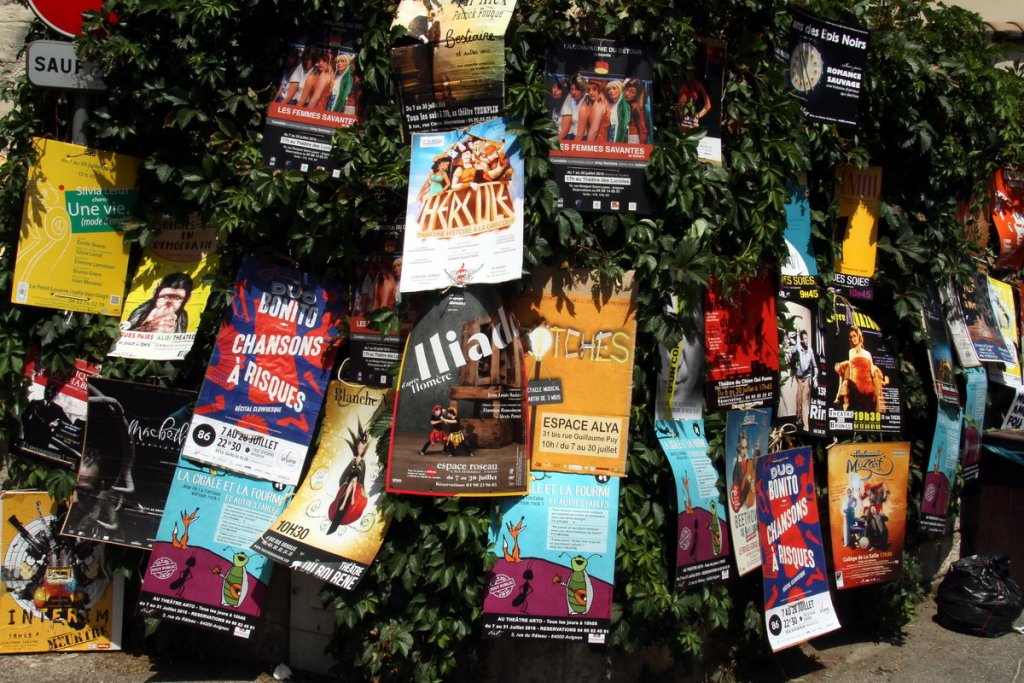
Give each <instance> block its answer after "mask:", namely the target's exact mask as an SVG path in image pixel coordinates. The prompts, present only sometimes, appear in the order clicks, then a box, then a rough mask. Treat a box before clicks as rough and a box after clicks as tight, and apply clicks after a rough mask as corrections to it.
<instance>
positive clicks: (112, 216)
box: [11, 138, 139, 315]
mask: <svg viewBox="0 0 1024 683" xmlns="http://www.w3.org/2000/svg"><path fill="white" fill-rule="evenodd" d="M32 146H33V148H34V150H35V153H36V155H37V158H36V163H35V165H33V166H32V167H30V168H29V172H28V183H27V185H26V187H25V209H24V212H23V213H22V216H21V237H20V239H19V241H18V258H17V261H16V262H15V264H14V283H13V287H12V298H11V301H13V302H14V303H16V304H28V305H29V306H42V307H44V308H56V309H61V310H68V311H81V312H83V313H99V314H100V315H121V304H122V300H121V299H122V297H123V296H124V283H125V279H126V276H127V273H128V245H126V244H125V243H124V240H123V239H122V236H121V232H120V229H121V225H122V224H123V223H124V222H125V220H127V219H128V218H130V217H131V214H132V207H133V206H134V205H135V201H136V200H137V199H138V192H137V191H136V190H135V174H136V172H137V171H138V167H139V159H136V158H135V157H129V156H124V155H123V154H114V153H113V152H100V151H97V150H92V149H88V148H87V147H81V146H79V145H72V144H68V143H66V142H57V141H55V140H44V139H43V138H32Z"/></svg>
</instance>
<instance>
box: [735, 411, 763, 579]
mask: <svg viewBox="0 0 1024 683" xmlns="http://www.w3.org/2000/svg"><path fill="white" fill-rule="evenodd" d="M725 425H726V426H725V485H726V488H727V490H728V499H729V529H730V531H731V532H732V547H733V554H734V555H735V556H736V571H737V573H738V574H739V575H740V576H743V575H744V574H747V573H749V572H752V571H753V570H755V569H757V567H758V565H759V564H760V562H761V553H760V550H759V549H758V538H757V510H756V509H755V507H754V504H755V502H756V495H757V491H756V483H757V481H756V480H757V474H756V463H757V460H758V458H760V457H761V454H762V453H764V452H765V451H766V450H768V439H769V436H770V434H771V426H772V411H771V410H768V409H760V408H751V409H749V410H730V411H729V412H728V414H727V415H726V418H725Z"/></svg>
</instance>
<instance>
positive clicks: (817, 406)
mask: <svg viewBox="0 0 1024 683" xmlns="http://www.w3.org/2000/svg"><path fill="white" fill-rule="evenodd" d="M783 291H784V292H785V291H786V290H785V288H783ZM778 307H779V313H780V315H779V320H780V326H779V338H780V339H784V340H785V341H784V342H783V345H782V346H781V347H780V348H779V361H780V362H779V365H780V366H781V368H780V370H779V402H778V407H777V409H776V414H775V421H776V424H779V425H793V427H792V428H795V429H796V431H798V432H801V433H804V434H815V435H817V436H824V435H825V432H826V428H827V426H828V425H827V423H826V420H825V415H826V403H827V401H826V394H827V389H826V387H825V381H824V380H825V376H826V375H827V374H828V368H827V365H826V363H825V349H824V345H825V342H824V337H823V335H822V333H821V330H820V329H819V328H818V325H817V324H816V320H817V306H815V307H814V308H810V307H808V306H805V305H803V304H801V303H797V302H795V301H789V300H786V299H784V298H781V297H780V298H779V302H778ZM783 320H787V321H788V323H789V325H791V327H790V329H784V328H783V327H782V325H781V322H782V321H783Z"/></svg>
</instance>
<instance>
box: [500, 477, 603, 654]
mask: <svg viewBox="0 0 1024 683" xmlns="http://www.w3.org/2000/svg"><path fill="white" fill-rule="evenodd" d="M530 477H531V479H532V480H533V481H532V483H531V484H530V495H528V496H525V497H523V498H516V499H506V500H503V501H501V502H500V503H499V512H500V514H499V516H498V517H497V518H496V519H494V520H493V521H492V523H491V529H490V532H489V534H488V541H489V543H491V544H493V547H494V548H495V552H497V549H498V548H499V547H500V548H501V551H500V554H499V555H498V558H497V561H496V562H495V563H494V567H493V568H492V569H491V571H489V572H488V573H487V579H486V581H487V584H486V585H487V592H486V593H485V594H484V613H483V632H484V636H486V637H488V638H535V639H540V640H568V641H578V642H584V643H590V644H595V645H603V644H605V643H606V642H607V638H608V632H609V630H610V628H611V616H612V589H613V587H614V583H615V528H616V525H617V523H618V516H619V480H618V479H617V478H615V477H605V476H592V475H586V474H564V473H556V472H536V471H535V472H531V473H530Z"/></svg>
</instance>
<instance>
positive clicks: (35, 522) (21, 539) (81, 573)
mask: <svg viewBox="0 0 1024 683" xmlns="http://www.w3.org/2000/svg"><path fill="white" fill-rule="evenodd" d="M63 519H64V508H63V507H60V506H58V505H57V502H56V501H54V500H53V498H51V497H50V496H49V494H47V493H46V492H45V491H3V492H2V493H0V558H2V565H0V580H2V581H3V585H4V590H3V591H0V614H3V615H4V618H3V620H2V621H0V654H5V655H6V654H14V653H18V652H103V651H108V650H120V649H121V618H122V617H121V614H122V611H123V609H124V608H123V606H122V600H123V594H124V577H123V576H121V575H120V574H119V573H115V572H112V571H110V570H109V569H108V568H107V566H106V562H105V560H104V553H103V545H102V544H100V543H94V542H92V541H83V540H80V539H77V538H66V537H64V536H61V535H60V533H59V532H60V524H61V521H62V520H63ZM25 673H26V674H27V672H25ZM25 678H32V676H30V675H28V676H25Z"/></svg>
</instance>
